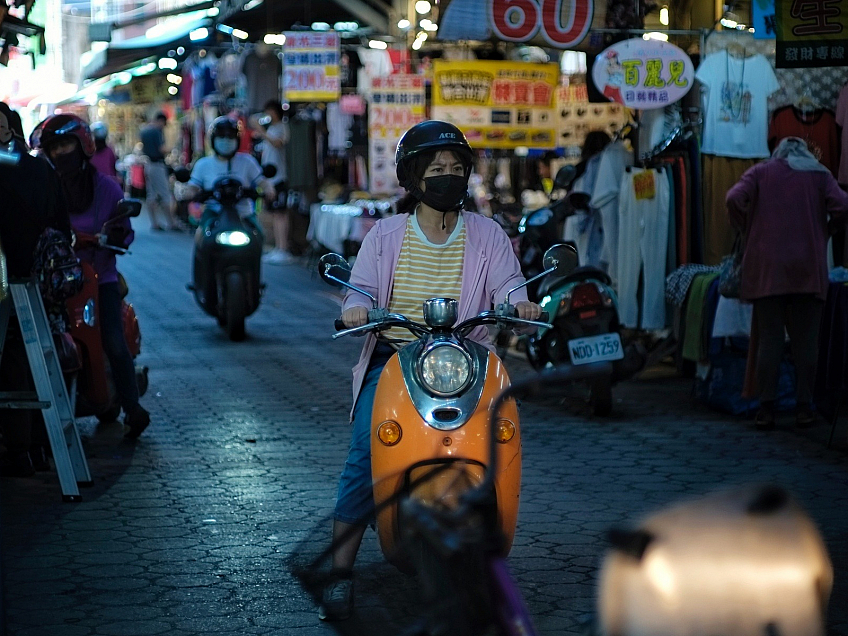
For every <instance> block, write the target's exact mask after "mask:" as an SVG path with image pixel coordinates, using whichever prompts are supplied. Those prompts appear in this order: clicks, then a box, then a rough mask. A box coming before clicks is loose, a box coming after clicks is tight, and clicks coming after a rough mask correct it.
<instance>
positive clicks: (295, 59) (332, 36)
mask: <svg viewBox="0 0 848 636" xmlns="http://www.w3.org/2000/svg"><path fill="white" fill-rule="evenodd" d="M285 36H286V43H285V46H284V47H283V61H284V66H283V93H284V95H285V98H286V100H288V101H290V102H336V101H338V100H339V96H340V95H341V79H340V75H339V34H338V33H336V32H334V31H325V32H321V33H314V32H304V31H288V32H286V34H285Z"/></svg>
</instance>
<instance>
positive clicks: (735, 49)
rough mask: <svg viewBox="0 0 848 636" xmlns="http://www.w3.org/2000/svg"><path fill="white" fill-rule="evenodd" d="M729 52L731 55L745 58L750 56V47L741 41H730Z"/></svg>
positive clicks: (741, 58)
mask: <svg viewBox="0 0 848 636" xmlns="http://www.w3.org/2000/svg"><path fill="white" fill-rule="evenodd" d="M727 53H728V55H730V56H731V57H735V58H738V59H740V60H744V59H745V58H746V57H748V49H747V48H746V47H745V46H744V45H743V44H741V43H739V42H728V43H727Z"/></svg>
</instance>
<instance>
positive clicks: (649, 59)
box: [592, 38, 695, 110]
mask: <svg viewBox="0 0 848 636" xmlns="http://www.w3.org/2000/svg"><path fill="white" fill-rule="evenodd" d="M694 80H695V67H694V66H693V65H692V60H690V59H689V56H688V55H687V54H686V53H685V52H684V51H683V50H681V49H679V48H678V47H676V46H674V45H673V44H669V43H668V42H663V41H661V40H644V39H642V38H634V39H632V40H624V41H623V42H616V43H615V44H613V45H612V46H610V47H608V48H606V49H604V50H603V51H602V52H601V53H600V54H599V55H598V57H597V58H596V59H595V65H594V67H593V69H592V81H594V82H595V86H596V87H597V88H598V90H599V91H600V92H601V93H603V94H604V95H605V96H606V97H607V99H609V100H610V101H613V102H618V103H619V104H624V105H625V106H627V107H628V108H633V109H637V110H649V109H652V108H664V107H665V106H668V105H669V104H673V103H675V102H676V101H679V100H680V99H682V98H683V96H684V95H686V93H688V92H689V90H690V89H691V88H692V83H693V82H694Z"/></svg>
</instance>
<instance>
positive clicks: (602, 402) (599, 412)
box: [589, 378, 612, 417]
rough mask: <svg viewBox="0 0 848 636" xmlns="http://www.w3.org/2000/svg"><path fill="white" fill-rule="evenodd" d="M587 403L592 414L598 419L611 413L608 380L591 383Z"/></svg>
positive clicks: (601, 379) (610, 394) (609, 384)
mask: <svg viewBox="0 0 848 636" xmlns="http://www.w3.org/2000/svg"><path fill="white" fill-rule="evenodd" d="M589 391H590V393H589V402H590V403H591V405H592V413H593V414H594V415H596V416H598V417H607V416H609V414H610V413H612V382H610V379H609V378H600V379H598V380H595V381H594V382H592V384H591V387H590V389H589Z"/></svg>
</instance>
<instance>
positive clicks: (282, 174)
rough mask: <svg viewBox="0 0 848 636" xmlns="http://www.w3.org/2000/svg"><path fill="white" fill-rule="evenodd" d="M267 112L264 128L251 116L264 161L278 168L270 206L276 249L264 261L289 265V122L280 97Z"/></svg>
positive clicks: (290, 257) (271, 103)
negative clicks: (265, 126)
mask: <svg viewBox="0 0 848 636" xmlns="http://www.w3.org/2000/svg"><path fill="white" fill-rule="evenodd" d="M263 110H264V112H265V114H266V115H267V116H268V117H270V118H271V123H270V124H269V125H268V128H267V129H264V128H263V127H262V126H261V125H260V124H259V123H258V122H257V121H256V119H255V118H253V119H252V120H251V124H252V127H253V130H254V132H253V135H254V136H255V137H258V138H260V139H261V140H262V165H263V166H267V165H272V166H274V167H275V168H276V169H277V174H276V175H275V176H274V189H275V190H276V192H277V196H276V198H275V199H274V200H273V201H272V202H270V203H269V204H268V206H267V208H266V209H267V210H268V212H270V213H271V219H272V223H273V224H274V225H273V227H274V249H272V250H271V251H270V252H268V253H267V254H265V255H264V256H263V257H262V262H264V263H270V264H273V265H286V264H288V263H291V262H292V260H293V259H292V255H291V253H290V252H289V227H290V218H289V209H288V205H287V200H288V196H289V189H288V185H287V181H288V171H287V169H286V144H288V143H289V138H290V135H289V125H288V122H286V120H285V111H284V110H283V105H282V104H281V103H280V101H279V100H276V99H272V100H270V101H269V102H267V103H266V104H265V108H264V109H263Z"/></svg>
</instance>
